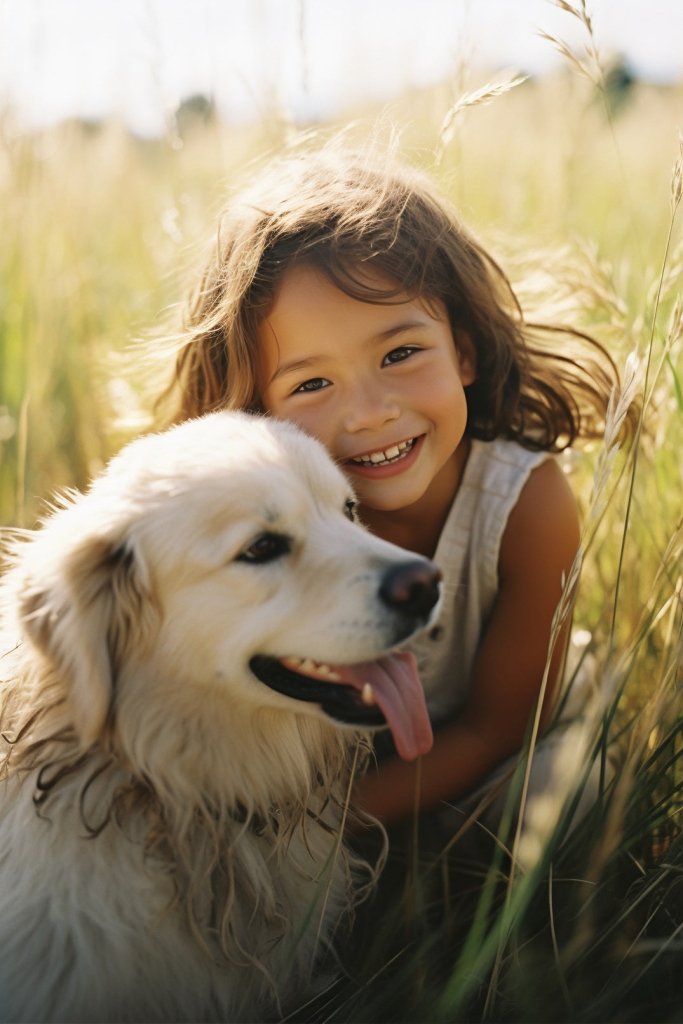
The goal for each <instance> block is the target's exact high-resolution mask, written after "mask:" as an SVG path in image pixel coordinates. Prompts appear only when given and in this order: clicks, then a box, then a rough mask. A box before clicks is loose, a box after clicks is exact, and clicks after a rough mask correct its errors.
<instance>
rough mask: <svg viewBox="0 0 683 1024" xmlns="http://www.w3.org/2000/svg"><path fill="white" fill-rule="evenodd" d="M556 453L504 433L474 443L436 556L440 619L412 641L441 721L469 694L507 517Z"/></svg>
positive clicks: (432, 714) (493, 593)
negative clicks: (523, 443) (526, 486)
mask: <svg viewBox="0 0 683 1024" xmlns="http://www.w3.org/2000/svg"><path fill="white" fill-rule="evenodd" d="M551 457H552V456H551V455H550V453H549V452H532V451H528V450H527V449H526V448H522V447H521V445H519V444H517V443H516V442H514V441H507V440H503V439H500V438H499V439H497V440H495V441H477V440H473V441H472V442H471V448H470V454H469V458H468V460H467V463H466V466H465V471H464V473H463V477H462V480H461V483H460V488H459V490H458V493H457V494H456V496H455V500H454V502H453V505H452V506H451V509H450V512H449V514H448V518H447V520H446V522H445V524H444V527H443V530H442V532H441V537H440V538H439V543H438V545H437V549H436V553H435V555H434V559H433V561H434V562H436V564H437V565H438V566H439V568H440V569H441V571H442V573H443V602H442V606H441V611H440V614H439V619H438V621H437V623H436V624H435V625H434V626H433V627H432V628H431V629H430V630H429V632H427V633H425V634H423V635H422V636H420V637H419V638H418V639H417V640H413V641H412V642H411V643H410V644H409V645H408V647H409V649H410V650H412V651H413V653H414V654H415V656H416V657H417V661H418V666H419V670H420V678H421V679H422V683H423V685H424V689H425V695H426V698H427V707H428V708H429V712H430V717H431V719H432V722H433V723H434V724H435V725H438V724H440V723H441V722H443V721H444V720H445V719H447V718H449V717H451V716H452V715H453V714H454V713H455V712H456V711H457V710H458V709H459V708H460V707H461V705H462V704H463V703H464V701H465V699H466V697H467V695H468V691H469V687H470V677H471V672H472V664H473V662H474V657H475V655H476V653H477V649H478V647H479V643H480V639H481V635H482V630H483V628H484V626H485V625H486V623H487V620H488V618H489V616H490V614H491V611H492V609H493V605H494V602H495V599H496V595H497V593H498V586H499V581H498V559H499V555H500V546H501V541H502V538H503V533H504V531H505V527H506V525H507V521H508V517H509V515H510V512H511V511H512V509H513V508H514V507H515V505H516V504H517V501H518V499H519V496H520V493H521V491H522V488H523V487H524V484H525V483H526V482H527V480H528V479H529V474H530V473H531V472H532V470H534V469H535V468H536V467H537V466H539V465H540V464H541V463H542V462H543V461H545V460H546V459H548V458H551Z"/></svg>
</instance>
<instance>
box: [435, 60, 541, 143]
mask: <svg viewBox="0 0 683 1024" xmlns="http://www.w3.org/2000/svg"><path fill="white" fill-rule="evenodd" d="M527 77H528V76H527V75H515V76H514V77H512V78H508V79H506V80H505V81H502V82H487V83H486V85H482V87H481V88H480V89H474V90H473V91H472V92H466V93H463V95H462V96H461V97H460V99H458V100H456V102H455V103H454V104H453V106H452V107H450V108H449V110H448V111H447V113H446V116H445V117H444V119H443V121H442V122H441V128H440V129H439V150H438V153H437V160H440V159H441V156H442V155H443V151H444V149H445V148H446V146H448V144H449V143H450V142H451V140H452V139H453V136H454V135H455V130H456V119H457V117H458V114H460V113H462V111H463V110H466V109H467V108H468V107H479V106H482V105H484V104H485V103H490V102H491V101H492V100H494V99H496V97H498V96H503V95H505V93H507V92H510V90H511V89H515V88H516V87H517V86H518V85H521V84H522V83H523V82H526V81H527Z"/></svg>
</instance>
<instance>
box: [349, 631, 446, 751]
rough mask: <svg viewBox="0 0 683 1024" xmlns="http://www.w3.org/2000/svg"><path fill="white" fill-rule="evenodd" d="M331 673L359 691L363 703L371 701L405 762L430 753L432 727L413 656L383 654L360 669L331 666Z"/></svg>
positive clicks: (403, 653)
mask: <svg viewBox="0 0 683 1024" xmlns="http://www.w3.org/2000/svg"><path fill="white" fill-rule="evenodd" d="M334 670H335V672H337V673H338V674H339V676H340V677H341V681H342V682H344V683H347V684H349V685H350V686H354V687H355V688H356V689H358V690H360V691H361V693H363V694H364V696H363V699H364V700H366V699H367V698H370V700H372V698H374V702H375V703H376V704H377V706H378V707H379V708H380V710H381V712H382V714H383V715H384V717H385V718H386V720H387V724H388V726H389V728H390V729H391V734H392V736H393V737H394V743H395V744H396V749H397V751H398V753H399V754H400V755H401V757H402V758H403V759H404V760H405V761H414V760H415V758H416V757H419V756H420V754H426V753H427V751H428V750H430V749H431V746H432V741H433V735H432V726H431V723H430V721H429V715H428V713H427V705H426V704H425V698H424V690H423V689H422V683H421V682H420V677H419V675H418V674H417V662H416V661H415V656H414V655H413V654H411V653H409V652H407V651H406V652H402V653H400V654H387V655H385V656H384V657H383V658H379V659H378V660H377V661H368V662H364V663H362V664H360V665H335V666H334ZM368 684H369V685H370V686H371V687H372V692H371V694H370V691H368V690H367V686H368Z"/></svg>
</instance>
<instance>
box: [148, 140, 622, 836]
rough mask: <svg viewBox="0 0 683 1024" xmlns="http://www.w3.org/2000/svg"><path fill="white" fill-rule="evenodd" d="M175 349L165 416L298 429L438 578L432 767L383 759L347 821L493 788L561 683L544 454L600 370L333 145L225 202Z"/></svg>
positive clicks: (417, 196)
mask: <svg viewBox="0 0 683 1024" xmlns="http://www.w3.org/2000/svg"><path fill="white" fill-rule="evenodd" d="M180 340H181V345H180V349H179V352H178V355H177V359H176V365H175V372H174V376H173V381H172V383H171V385H170V386H169V387H168V388H167V390H166V391H165V393H164V395H163V396H162V401H161V407H162V408H165V409H166V412H167V419H171V420H176V421H177V420H180V419H184V418H186V417H188V416H194V415H198V414H201V413H203V412H208V411H210V410H213V409H217V408H222V407H227V408H243V409H249V410H252V411H255V412H265V413H267V414H270V415H273V416H277V417H281V418H285V419H288V420H292V421H294V422H295V423H297V424H299V425H300V426H301V427H302V428H303V429H304V430H306V431H307V432H308V433H310V434H312V435H313V436H315V437H317V438H318V439H319V440H321V441H322V442H323V443H324V444H325V446H326V447H327V449H328V451H329V452H330V454H331V455H332V457H333V458H334V459H335V460H337V462H338V463H339V464H340V465H341V466H342V468H343V469H344V471H345V472H346V473H347V475H348V477H349V479H350V480H351V481H352V483H353V486H354V488H355V490H356V493H357V496H358V500H359V513H360V517H361V519H362V521H363V522H364V523H366V524H367V526H368V527H369V528H370V529H371V530H372V531H373V532H374V533H376V534H377V535H378V536H380V537H383V538H385V539H387V540H390V541H393V542H394V543H398V544H401V545H402V546H404V547H406V548H408V549H410V550H412V551H415V552H419V553H421V554H424V555H426V556H428V557H430V558H433V559H434V560H435V561H436V562H437V564H438V565H439V566H440V568H441V570H442V572H443V578H444V601H443V605H442V609H441V615H440V622H439V624H438V626H437V627H436V628H434V629H432V630H431V632H430V633H429V634H428V635H427V636H424V637H422V638H420V640H419V641H415V642H413V644H412V645H411V649H412V650H413V651H414V653H415V654H416V656H417V659H418V664H419V668H420V674H421V678H422V681H423V684H424V687H425V692H426V696H427V702H428V706H429V708H430V713H431V717H432V720H433V725H434V729H435V741H434V746H433V749H432V751H431V752H430V753H429V754H428V755H427V756H426V757H424V758H423V759H422V764H421V767H420V771H419V772H417V771H416V768H415V766H414V765H413V764H409V763H407V762H402V761H400V760H399V759H398V758H396V757H392V756H389V757H385V758H383V759H382V760H381V761H380V763H379V766H378V768H377V769H376V770H375V769H373V770H372V771H371V772H370V773H368V774H367V775H366V776H365V778H364V779H363V780H362V781H361V782H360V783H359V784H358V786H357V790H356V797H357V800H358V801H359V803H361V804H362V805H363V806H364V808H365V809H366V810H367V811H370V812H371V813H373V814H375V815H377V816H378V817H379V818H381V819H382V820H383V821H384V822H385V824H392V823H394V822H400V821H402V820H405V819H406V818H408V817H409V816H410V815H411V814H412V812H413V810H414V808H415V806H419V807H420V809H421V810H424V811H438V810H439V808H442V807H444V802H448V804H450V805H453V804H454V803H458V801H460V800H463V799H466V798H467V796H468V795H470V794H472V793H474V792H477V793H480V792H482V791H483V790H484V791H485V790H486V789H487V788H488V789H492V788H493V786H494V784H495V783H497V782H498V781H499V780H500V778H501V777H502V775H503V774H504V772H505V770H506V766H507V764H508V762H509V759H510V758H511V757H513V755H515V754H516V753H517V752H518V751H519V750H520V748H521V747H522V745H523V742H524V737H525V733H526V731H527V728H528V726H529V721H530V718H531V716H532V715H533V713H534V710H535V708H536V705H537V702H538V700H539V695H540V694H541V689H542V681H543V678H544V672H545V668H546V662H547V661H548V659H549V661H550V669H549V674H548V680H549V685H548V687H547V690H546V693H545V699H544V706H543V722H546V721H547V720H548V717H549V714H550V711H551V709H552V706H553V694H554V692H555V691H556V689H557V684H558V681H559V679H560V676H561V673H562V665H563V661H564V655H565V650H566V645H567V640H568V635H569V629H570V623H569V621H568V619H567V620H566V621H565V622H564V624H563V626H562V629H561V630H560V633H559V636H558V637H557V638H556V642H554V643H553V644H552V645H551V643H550V640H551V626H552V620H553V615H554V613H555V609H556V608H557V605H558V602H559V600H560V597H561V595H562V590H563V583H564V580H565V579H566V578H567V576H568V575H569V571H570V568H571V566H572V562H573V560H574V557H575V554H576V551H577V548H578V544H579V522H578V515H577V508H576V503H575V499H574V497H573V495H572V492H571V490H570V488H569V486H568V484H567V482H566V479H565V477H564V475H563V473H562V471H561V469H560V467H559V466H558V464H557V461H556V459H555V458H554V457H553V455H554V454H555V453H557V452H559V451H561V450H562V449H564V448H566V447H568V446H570V445H574V444H576V443H577V442H579V441H581V440H582V439H586V438H593V437H597V436H600V434H601V430H602V425H603V420H604V415H605V411H606V407H607V401H608V398H609V394H610V391H611V388H612V387H613V386H614V384H615V383H616V373H615V371H614V367H613V364H612V362H611V360H610V359H609V357H608V356H607V354H606V353H605V352H604V350H603V349H602V348H601V347H600V346H599V345H597V344H596V343H595V342H594V341H592V340H591V339H589V338H587V337H585V336H583V335H580V334H579V333H577V332H574V331H572V330H571V329H564V328H563V329H558V328H552V327H547V326H546V327H542V326H539V325H532V324H530V323H527V322H526V321H525V319H524V316H523V314H522V311H521V310H520V307H519V305H518V303H517V300H516V298H515V296H514V293H513V291H512V289H511V286H510V284H509V282H508V280H507V278H506V277H505V275H504V274H503V272H502V271H501V270H500V268H499V267H498V266H497V264H496V263H495V262H494V261H493V260H492V259H491V257H490V256H489V255H488V254H487V253H486V252H485V250H484V249H483V248H482V246H481V245H480V244H479V243H478V242H477V241H476V240H475V239H474V238H473V236H472V235H471V234H469V233H468V232H467V231H466V230H465V229H464V228H463V226H462V225H461V224H460V222H459V221H458V219H457V218H456V216H455V214H454V213H453V211H452V210H451V209H450V208H449V206H448V204H447V203H446V201H445V200H444V199H442V198H441V197H440V196H439V195H438V194H437V193H436V192H435V190H434V189H433V187H432V186H431V185H430V184H429V183H428V182H427V181H426V180H425V179H424V178H423V177H422V176H421V175H419V174H418V173H417V172H415V171H413V170H411V169H408V168H406V167H402V166H399V167H397V166H394V165H393V164H392V163H390V161H388V160H387V161H386V163H383V164H381V165H380V166H377V165H376V164H372V163H371V162H370V161H369V160H366V159H363V158H358V157H356V156H354V155H353V154H347V153H343V152H340V151H339V149H338V148H337V147H328V148H326V149H325V150H323V151H322V152H319V153H315V154H305V155H303V156H297V157H292V158H289V159H286V160H283V161H278V162H273V163H271V164H270V165H269V166H268V167H267V168H266V169H265V171H264V172H263V174H262V175H260V176H259V177H258V179H257V180H256V181H255V182H253V184H252V185H251V187H250V188H249V189H247V190H245V191H244V192H242V193H240V194H239V195H237V196H236V197H235V198H234V200H233V202H232V203H231V205H230V207H229V209H228V211H227V213H226V215H225V217H224V218H223V221H222V223H221V226H220V230H219V233H218V240H217V242H216V244H215V247H214V249H213V252H212V254H211V257H210V259H209V261H208V263H207V265H206V268H205V271H204V273H203V275H202V278H201V281H200V282H199V284H198V287H197V289H196V290H195V292H194V295H193V296H192V299H191V301H190V303H189V307H188V311H187V316H186V321H185V324H184V328H183V333H182V335H181V339H180ZM177 341H178V339H177V338H176V340H175V344H176V351H178V348H177ZM334 585H335V581H334V580H330V586H334ZM545 742H546V741H545V740H543V739H542V740H541V742H540V743H539V745H538V749H537V752H536V756H535V758H534V764H533V773H532V786H533V787H534V788H539V787H542V786H543V785H544V782H545V778H546V773H547V768H548V764H547V760H544V756H543V751H544V743H545ZM548 749H550V747H549V745H548ZM416 787H418V791H417V792H416ZM501 807H502V801H501V800H498V802H497V804H496V807H495V808H493V809H490V810H489V819H488V825H489V827H491V826H494V827H495V824H496V821H497V816H499V814H500V808H501Z"/></svg>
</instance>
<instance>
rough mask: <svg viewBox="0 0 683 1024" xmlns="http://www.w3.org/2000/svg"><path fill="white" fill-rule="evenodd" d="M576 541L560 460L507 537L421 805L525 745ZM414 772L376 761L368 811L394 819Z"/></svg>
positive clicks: (450, 793)
mask: <svg viewBox="0 0 683 1024" xmlns="http://www.w3.org/2000/svg"><path fill="white" fill-rule="evenodd" d="M578 545H579V522H578V514H577V508H576V502H575V500H574V496H573V494H572V492H571V490H570V488H569V485H568V483H567V481H566V480H565V478H564V476H563V474H562V472H561V470H560V468H559V466H558V465H557V463H556V462H555V461H554V460H548V461H546V462H543V463H541V465H540V466H538V467H537V468H536V469H535V470H534V471H533V472H532V473H531V475H530V477H529V480H528V481H527V483H526V485H525V486H524V488H523V490H522V493H521V495H520V498H519V501H518V503H517V505H516V506H515V508H514V509H513V511H512V513H511V514H510V518H509V520H508V524H507V526H506V529H505V533H504V535H503V540H502V545H501V551H500V560H499V575H500V589H499V591H498V596H497V598H496V603H495V606H494V610H493V613H492V615H491V618H490V620H489V623H488V625H487V627H486V629H485V632H484V635H483V638H482V642H481V645H480V648H479V651H478V652H477V656H476V658H475V662H474V667H473V678H472V687H471V691H470V696H469V698H468V700H467V702H466V704H465V705H464V707H463V708H462V710H461V711H460V713H459V715H458V717H457V718H456V719H455V720H454V721H453V722H451V723H449V724H448V725H446V726H444V727H443V728H442V729H440V730H439V731H438V732H437V733H436V735H435V738H434V746H433V747H432V749H431V751H430V752H429V754H427V755H426V756H425V757H423V758H422V765H421V787H420V794H419V806H420V808H422V809H428V808H431V807H435V806H436V805H437V804H438V803H440V802H441V801H442V800H453V799H455V798H456V797H458V796H460V795H462V794H463V793H466V792H468V791H469V790H471V789H473V788H474V787H475V786H476V785H477V784H478V783H480V782H481V781H483V779H484V778H485V777H486V775H487V774H488V773H489V772H490V771H492V770H493V769H494V768H495V767H496V766H497V765H498V764H500V763H501V762H502V761H504V760H505V758H506V757H509V756H510V755H511V754H514V753H515V752H516V751H518V750H520V748H521V747H522V744H523V742H524V736H525V733H526V730H527V727H528V724H529V720H530V717H531V715H532V714H533V712H534V710H535V708H536V704H537V701H538V697H539V692H540V688H541V683H542V680H543V675H544V670H545V663H546V657H547V653H548V643H549V639H550V634H551V623H552V619H553V615H554V613H555V609H556V607H557V604H558V602H559V600H560V596H561V594H562V588H563V583H564V580H565V579H566V578H567V577H568V575H569V570H570V568H571V565H572V562H573V560H574V556H575V554H576V551H577V548H578ZM570 627H571V624H570V622H569V617H568V620H567V621H566V622H565V624H564V626H563V628H562V631H561V632H560V634H559V637H558V640H557V642H556V644H555V647H554V651H553V656H552V659H551V665H550V674H549V687H548V692H547V694H546V700H545V702H544V717H547V713H548V711H549V710H550V707H551V705H552V690H553V685H554V684H555V683H556V682H557V678H558V676H559V673H560V670H561V667H562V663H563V660H564V654H565V650H566V644H567V641H568V638H569V631H570ZM416 780H417V771H416V766H415V764H413V763H408V762H406V761H401V760H400V759H399V758H398V757H396V758H390V759H388V760H387V761H384V762H381V763H380V765H379V766H378V767H377V768H371V769H370V770H369V771H368V773H367V775H366V776H365V777H364V778H363V779H362V780H361V781H360V782H359V784H358V786H357V787H356V791H355V800H356V802H357V803H358V804H359V805H360V806H361V807H362V808H363V809H364V810H366V811H368V812H370V813H371V814H374V815H376V816H377V817H378V818H381V819H382V821H383V822H384V823H385V824H392V823H393V822H397V821H400V820H402V819H404V818H407V817H409V816H410V815H411V814H412V812H413V810H414V807H415V800H416V792H415V786H416Z"/></svg>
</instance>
